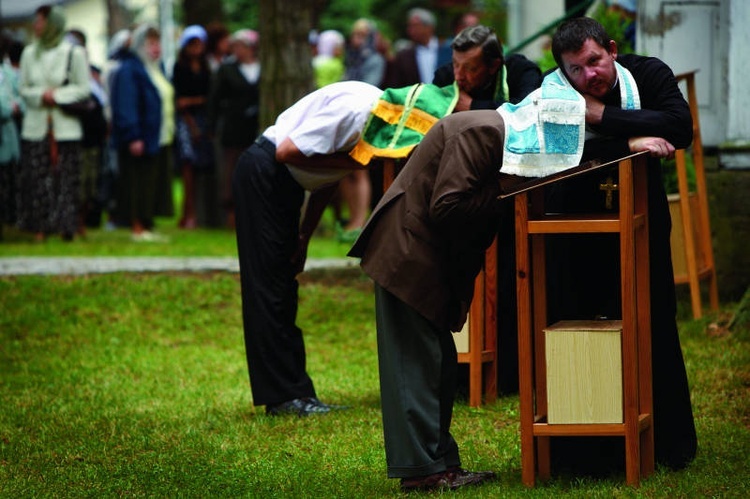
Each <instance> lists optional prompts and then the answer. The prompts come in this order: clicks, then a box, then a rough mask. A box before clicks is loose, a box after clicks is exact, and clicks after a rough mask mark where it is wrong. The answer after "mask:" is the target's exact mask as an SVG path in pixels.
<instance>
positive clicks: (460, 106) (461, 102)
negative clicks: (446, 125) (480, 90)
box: [453, 90, 474, 113]
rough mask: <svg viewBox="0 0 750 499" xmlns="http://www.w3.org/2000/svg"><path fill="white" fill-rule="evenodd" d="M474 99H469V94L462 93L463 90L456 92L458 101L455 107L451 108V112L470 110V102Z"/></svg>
mask: <svg viewBox="0 0 750 499" xmlns="http://www.w3.org/2000/svg"><path fill="white" fill-rule="evenodd" d="M473 100H474V99H472V98H471V96H470V95H469V94H467V93H466V92H464V91H463V90H459V91H458V101H457V102H456V107H454V108H453V112H454V113H456V112H459V111H469V110H470V109H471V102H472V101H473Z"/></svg>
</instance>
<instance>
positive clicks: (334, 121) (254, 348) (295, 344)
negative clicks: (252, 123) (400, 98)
mask: <svg viewBox="0 0 750 499" xmlns="http://www.w3.org/2000/svg"><path fill="white" fill-rule="evenodd" d="M381 94H382V90H380V89H379V88H378V87H376V86H373V85H370V84H367V83H364V82H359V81H347V82H339V83H334V84H331V85H328V86H325V87H323V88H321V89H319V90H317V91H315V92H313V93H311V94H309V95H307V96H305V97H303V98H302V99H300V100H299V101H298V102H297V103H295V104H294V105H292V106H291V107H290V108H288V109H287V110H286V111H284V112H283V113H281V115H279V117H278V118H277V120H276V123H275V124H274V125H272V126H270V127H268V128H267V129H266V130H265V131H264V132H263V134H262V135H261V136H260V137H259V138H258V140H257V141H256V142H255V143H254V144H253V145H252V146H250V147H249V148H248V149H247V150H246V151H245V152H244V153H243V154H242V155H241V156H240V159H239V161H238V162H237V166H236V168H235V173H234V178H233V199H234V202H235V211H236V213H235V216H236V228H237V247H238V251H239V260H240V277H241V284H242V311H243V322H244V332H245V350H246V353H247V362H248V369H249V373H250V381H251V387H252V392H253V403H254V404H255V405H265V406H266V413H267V414H271V415H278V414H297V415H299V416H307V415H310V414H319V413H327V412H329V411H330V410H331V409H334V408H335V407H334V406H330V405H328V404H324V403H323V402H321V401H320V400H318V398H317V395H316V393H315V388H314V386H313V382H312V380H311V379H310V377H309V376H308V374H307V371H306V369H305V346H304V340H303V338H302V331H301V330H300V329H299V328H298V327H297V325H296V316H297V297H298V296H297V288H298V283H297V280H296V276H297V274H298V273H299V272H301V271H302V270H303V268H304V264H305V258H306V254H307V244H308V242H309V240H310V236H311V235H312V233H313V231H314V229H315V227H316V226H317V224H318V221H319V220H320V216H321V214H322V213H323V211H324V210H325V207H326V205H327V203H328V200H329V198H330V196H331V194H332V193H333V191H334V189H335V187H336V184H337V182H338V180H339V179H341V178H342V177H344V176H345V175H347V174H348V173H350V172H351V171H353V170H356V169H364V168H366V166H363V165H362V164H360V163H358V162H356V161H355V160H354V159H352V158H351V157H350V156H349V155H348V152H349V151H350V150H351V149H352V148H353V147H354V146H355V144H356V143H357V142H358V141H359V139H360V136H361V134H362V130H363V129H364V126H365V123H366V122H367V119H368V117H369V114H370V110H371V109H372V107H373V104H374V103H375V102H376V101H377V99H378V97H380V95H381ZM305 191H309V192H310V197H309V199H308V200H307V203H305V209H304V213H302V207H303V203H304V201H305Z"/></svg>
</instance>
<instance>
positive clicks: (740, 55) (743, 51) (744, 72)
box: [726, 0, 750, 166]
mask: <svg viewBox="0 0 750 499" xmlns="http://www.w3.org/2000/svg"><path fill="white" fill-rule="evenodd" d="M748 21H750V2H748V1H747V0H732V1H731V2H730V6H729V22H728V31H729V49H728V62H729V70H728V78H727V81H728V83H729V84H728V92H727V108H728V113H727V136H726V139H727V140H728V141H730V142H734V143H738V144H745V145H746V146H748V147H750V91H748V83H750V55H748V47H750V29H748ZM746 166H750V165H746Z"/></svg>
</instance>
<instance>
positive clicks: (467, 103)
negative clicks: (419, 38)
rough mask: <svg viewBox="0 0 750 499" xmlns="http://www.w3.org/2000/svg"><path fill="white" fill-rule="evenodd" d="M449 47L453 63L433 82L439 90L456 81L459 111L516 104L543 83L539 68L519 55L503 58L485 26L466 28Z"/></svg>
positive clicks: (495, 40) (436, 76)
mask: <svg viewBox="0 0 750 499" xmlns="http://www.w3.org/2000/svg"><path fill="white" fill-rule="evenodd" d="M451 47H452V48H453V61H452V62H450V63H447V64H443V65H442V66H440V67H439V68H438V69H437V71H435V76H434V78H433V81H432V82H433V83H434V84H436V85H438V86H441V87H443V86H446V85H450V84H451V83H453V82H454V81H456V82H458V88H459V89H460V90H461V96H460V98H459V102H458V104H457V107H456V109H457V110H459V111H465V110H467V109H497V108H498V107H500V105H501V104H502V103H503V102H511V103H513V104H517V103H518V102H520V101H521V100H522V99H523V98H524V97H526V96H527V95H528V94H529V93H531V92H532V91H533V90H536V89H537V88H539V86H540V85H541V84H542V73H541V71H540V70H539V67H538V66H537V65H536V64H535V63H534V62H532V61H530V60H528V59H527V58H526V57H524V56H523V55H521V54H511V55H509V56H508V57H504V56H503V47H502V44H501V43H500V40H498V39H497V35H495V32H494V31H493V30H492V29H491V28H488V27H487V26H483V25H481V24H480V25H477V26H470V27H468V28H465V29H464V30H463V31H461V32H460V33H459V34H458V35H457V36H456V38H455V39H454V40H453V43H451Z"/></svg>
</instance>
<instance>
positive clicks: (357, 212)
mask: <svg viewBox="0 0 750 499" xmlns="http://www.w3.org/2000/svg"><path fill="white" fill-rule="evenodd" d="M478 22H479V20H478V18H477V17H476V16H475V15H473V14H467V15H464V16H461V17H460V18H458V19H457V20H456V22H455V24H454V26H453V29H454V32H455V33H458V32H459V31H460V30H461V29H463V28H464V27H466V26H470V25H475V24H478ZM68 24H69V23H67V22H66V19H65V15H64V12H63V10H62V9H61V8H60V7H59V6H55V5H44V6H42V7H39V8H38V9H37V10H36V11H35V14H34V18H33V22H32V31H33V35H34V36H33V39H32V41H31V43H29V44H27V45H24V44H23V43H22V42H20V41H19V40H17V39H15V38H14V37H13V35H11V34H10V32H7V31H4V32H3V33H2V35H1V36H0V61H2V65H1V66H0V131H1V132H2V136H1V137H2V140H1V141H0V222H1V223H0V237H1V236H2V225H3V224H5V225H8V226H15V227H17V228H18V229H20V230H22V231H24V232H29V233H31V234H33V235H34V237H35V238H36V239H37V240H38V241H44V240H45V239H46V238H48V237H50V236H53V235H55V236H60V237H62V238H63V239H64V240H66V241H71V240H73V239H75V237H82V236H85V234H86V230H87V229H89V228H99V227H102V226H104V227H105V228H108V229H114V228H128V229H130V231H131V236H132V239H133V240H135V241H160V240H164V238H163V236H162V235H160V234H159V232H158V231H156V230H155V229H156V227H155V220H156V219H157V218H163V217H167V218H172V217H174V218H175V219H176V220H177V224H178V226H179V227H181V228H183V229H192V228H195V227H227V228H230V229H231V228H234V207H233V201H232V190H231V178H232V174H233V169H234V165H235V164H236V162H237V159H238V158H239V156H240V154H241V153H242V151H243V150H244V149H246V148H247V147H248V146H249V145H250V144H252V142H253V141H254V140H255V139H256V137H257V136H258V134H259V132H261V131H262V130H258V116H259V93H260V92H259V83H260V71H261V68H260V63H259V59H258V48H259V36H258V33H257V32H256V31H254V30H250V29H241V30H239V31H236V32H234V33H231V32H230V31H228V30H227V29H226V28H225V27H224V26H223V25H221V24H216V23H215V24H210V25H207V26H205V27H204V26H200V25H191V26H187V27H186V28H185V29H184V30H183V31H182V33H181V36H180V37H179V42H178V48H179V52H178V54H177V57H176V62H175V63H174V66H173V67H171V68H166V67H164V63H163V58H162V51H161V42H160V40H161V34H160V33H159V30H158V27H157V26H156V25H152V24H149V23H144V24H141V25H138V26H134V27H132V29H123V30H121V31H119V32H117V33H115V34H114V35H113V36H112V38H111V40H110V43H109V48H108V53H107V60H106V62H105V63H104V64H103V65H102V67H97V66H95V65H93V64H91V63H90V61H89V58H88V55H87V52H86V37H85V34H84V33H83V32H82V31H81V30H78V29H74V28H70V27H69V25H68ZM435 29H436V20H435V16H434V15H433V14H432V13H431V12H429V11H426V10H423V9H413V10H412V11H410V12H409V15H408V22H407V27H406V33H407V36H408V38H407V39H404V40H400V41H399V42H397V43H395V44H394V46H393V47H392V46H391V44H390V41H389V40H387V39H386V38H384V37H383V36H381V34H380V33H379V31H378V29H377V27H376V25H375V23H374V22H373V21H371V20H368V19H359V20H357V21H356V22H354V23H353V25H352V26H351V29H350V31H349V33H347V34H346V36H345V35H344V34H342V33H341V32H338V31H335V30H326V31H322V32H317V31H313V32H311V33H310V47H311V51H312V65H313V74H314V79H315V85H316V86H317V87H318V88H320V87H322V86H325V85H327V84H330V83H334V82H337V81H342V80H358V81H363V82H367V83H370V84H372V85H375V86H378V87H380V88H387V87H404V86H408V85H412V84H414V83H418V82H420V81H421V82H425V83H431V82H432V81H433V74H434V73H435V71H436V70H437V69H438V67H440V66H442V65H445V64H448V65H450V64H451V49H450V42H451V39H448V40H444V41H442V42H438V38H437V37H436V35H435ZM373 175H377V171H375V172H373V171H370V172H367V171H357V172H354V173H351V174H350V175H349V176H347V177H346V178H345V179H343V180H342V181H341V182H340V185H339V188H338V194H337V196H336V197H335V198H334V201H333V208H334V214H335V215H334V216H335V218H336V227H335V228H336V234H337V237H338V238H339V240H341V241H342V242H351V241H353V240H354V239H356V236H357V235H358V234H359V231H360V229H361V227H362V226H364V224H365V221H366V219H367V216H368V214H369V211H370V209H371V208H372V206H373V204H374V203H375V202H376V201H377V197H378V196H379V195H380V194H381V192H380V190H379V189H380V186H381V184H382V181H381V180H380V179H379V178H377V176H375V177H374V176H373ZM175 178H179V179H180V181H181V182H179V183H175V182H174V179H175ZM175 185H176V186H178V187H180V186H181V189H180V188H178V189H174V186H175Z"/></svg>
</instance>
